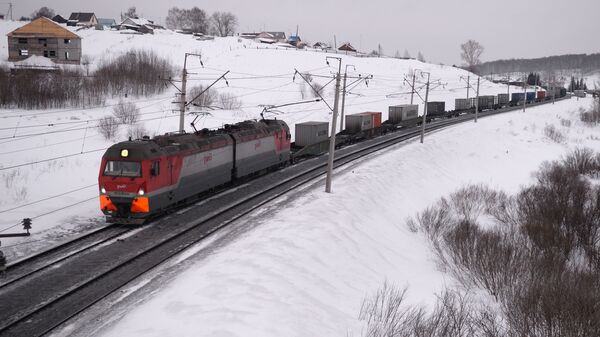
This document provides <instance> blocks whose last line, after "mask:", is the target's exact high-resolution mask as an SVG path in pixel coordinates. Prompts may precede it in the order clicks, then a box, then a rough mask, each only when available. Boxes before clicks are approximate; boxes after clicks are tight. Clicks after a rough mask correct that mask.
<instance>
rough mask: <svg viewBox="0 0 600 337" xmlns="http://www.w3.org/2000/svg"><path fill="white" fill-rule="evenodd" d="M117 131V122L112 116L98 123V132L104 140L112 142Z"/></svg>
mask: <svg viewBox="0 0 600 337" xmlns="http://www.w3.org/2000/svg"><path fill="white" fill-rule="evenodd" d="M118 131H119V121H118V120H117V119H116V118H115V117H113V116H106V117H104V118H102V119H101V120H100V121H98V132H99V133H100V134H101V135H102V136H104V138H105V139H108V140H113V139H114V138H115V136H116V135H117V132H118Z"/></svg>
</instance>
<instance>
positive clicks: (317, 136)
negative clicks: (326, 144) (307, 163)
mask: <svg viewBox="0 0 600 337" xmlns="http://www.w3.org/2000/svg"><path fill="white" fill-rule="evenodd" d="M295 137H296V140H295V143H296V146H300V147H304V146H308V145H313V144H316V143H320V142H322V141H324V140H327V139H329V123H328V122H304V123H298V124H296V136H295Z"/></svg>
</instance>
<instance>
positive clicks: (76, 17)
mask: <svg viewBox="0 0 600 337" xmlns="http://www.w3.org/2000/svg"><path fill="white" fill-rule="evenodd" d="M97 24H98V18H96V14H94V13H71V16H69V20H68V21H67V26H86V27H91V26H96V25H97Z"/></svg>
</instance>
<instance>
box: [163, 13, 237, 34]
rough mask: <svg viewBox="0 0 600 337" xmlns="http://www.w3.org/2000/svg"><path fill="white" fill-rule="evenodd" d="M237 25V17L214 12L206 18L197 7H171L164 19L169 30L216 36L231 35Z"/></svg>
mask: <svg viewBox="0 0 600 337" xmlns="http://www.w3.org/2000/svg"><path fill="white" fill-rule="evenodd" d="M237 24H238V20H237V17H236V16H235V15H234V14H232V13H230V12H214V13H213V14H212V15H211V16H210V17H207V15H206V12H205V11H204V10H202V9H200V8H198V7H193V8H191V9H183V8H177V7H172V8H171V9H169V12H168V14H167V18H166V26H167V28H169V29H185V30H191V31H192V32H194V33H203V34H213V35H217V36H230V35H233V33H234V31H235V28H236V27H237Z"/></svg>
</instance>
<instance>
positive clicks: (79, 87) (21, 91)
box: [0, 50, 173, 109]
mask: <svg viewBox="0 0 600 337" xmlns="http://www.w3.org/2000/svg"><path fill="white" fill-rule="evenodd" d="M172 75H173V67H172V65H171V64H170V63H169V61H167V60H166V59H164V58H162V57H159V56H158V55H157V54H156V53H154V52H152V51H144V50H137V51H129V52H127V53H125V54H123V55H120V56H118V57H116V58H115V59H113V60H106V61H103V62H101V63H100V65H99V66H98V69H97V70H96V71H95V72H94V73H93V74H90V76H87V75H86V74H84V73H83V71H81V70H68V69H57V70H52V71H43V70H33V69H32V70H18V71H15V72H12V73H11V72H9V70H8V69H2V68H0V107H5V108H14V107H17V108H22V109H50V108H63V107H67V106H96V105H100V104H102V103H104V101H105V97H107V96H126V95H134V96H151V95H155V94H159V93H161V92H163V91H164V90H165V89H166V87H165V82H164V79H166V78H169V77H170V76H172Z"/></svg>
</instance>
